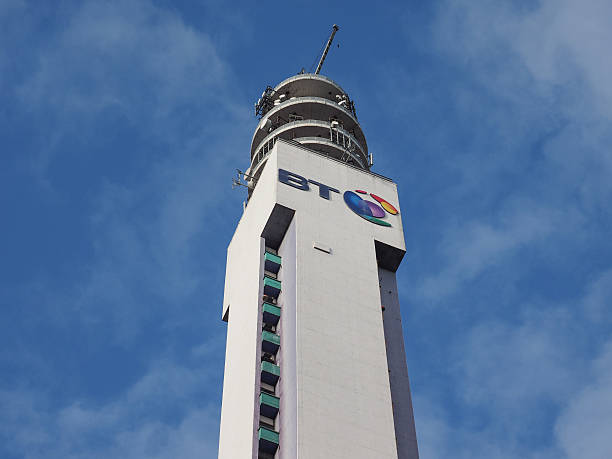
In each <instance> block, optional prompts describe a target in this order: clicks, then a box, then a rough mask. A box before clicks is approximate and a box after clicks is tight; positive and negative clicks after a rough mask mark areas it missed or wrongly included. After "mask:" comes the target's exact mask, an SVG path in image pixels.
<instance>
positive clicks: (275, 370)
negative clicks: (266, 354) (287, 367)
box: [261, 361, 280, 376]
mask: <svg viewBox="0 0 612 459" xmlns="http://www.w3.org/2000/svg"><path fill="white" fill-rule="evenodd" d="M261 371H265V372H266V373H270V374H272V375H274V376H280V367H279V366H278V365H274V364H273V363H271V362H266V361H263V362H261Z"/></svg>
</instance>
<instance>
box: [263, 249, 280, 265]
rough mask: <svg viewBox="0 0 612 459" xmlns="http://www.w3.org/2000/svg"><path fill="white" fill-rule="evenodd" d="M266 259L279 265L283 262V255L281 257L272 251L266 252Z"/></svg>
mask: <svg viewBox="0 0 612 459" xmlns="http://www.w3.org/2000/svg"><path fill="white" fill-rule="evenodd" d="M264 260H266V261H269V262H270V263H274V264H277V265H280V264H281V257H279V256H278V255H274V254H273V253H270V252H266V254H265V255H264Z"/></svg>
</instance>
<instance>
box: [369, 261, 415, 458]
mask: <svg viewBox="0 0 612 459" xmlns="http://www.w3.org/2000/svg"><path fill="white" fill-rule="evenodd" d="M378 279H379V282H380V300H381V305H382V307H383V308H384V310H383V311H382V316H383V328H384V331H385V346H386V350H387V366H388V367H389V385H390V387H391V399H392V400H393V423H394V425H395V440H396V443H397V457H398V459H418V457H419V451H418V447H417V439H416V430H415V426H414V415H413V410H412V397H411V395H410V382H409V379H408V366H407V365H406V352H405V349H404V336H403V332H402V316H401V314H400V305H399V298H398V294H397V281H396V278H395V273H394V272H393V271H389V270H387V269H384V268H381V267H380V266H379V268H378Z"/></svg>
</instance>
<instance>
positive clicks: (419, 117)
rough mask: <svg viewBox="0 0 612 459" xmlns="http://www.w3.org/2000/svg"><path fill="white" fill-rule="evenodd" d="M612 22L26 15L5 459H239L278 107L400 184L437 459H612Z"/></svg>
mask: <svg viewBox="0 0 612 459" xmlns="http://www.w3.org/2000/svg"><path fill="white" fill-rule="evenodd" d="M610 18H612V5H611V4H610V3H609V2H607V1H605V0H589V1H580V2H578V1H568V0H542V1H539V2H535V1H534V2H530V1H526V0H521V1H515V2H511V1H508V2H499V1H485V0H455V1H450V0H449V1H444V0H443V1H436V2H421V1H419V2H417V1H410V2H398V3H394V2H383V3H378V4H372V3H371V2H352V3H350V4H349V3H343V2H336V3H329V2H316V1H315V2H307V3H306V2H304V3H299V4H297V3H296V4H293V3H286V2H278V3H275V2H232V4H231V5H230V4H227V3H225V2H220V1H210V2H195V1H192V2H179V1H170V0H158V1H153V0H122V1H114V0H111V1H102V0H97V1H92V0H85V1H78V2H77V1H56V2H33V1H26V0H0V30H2V40H1V41H0V139H1V145H2V148H1V152H0V165H1V167H0V209H1V211H2V219H1V220H0V221H1V223H2V224H1V226H0V228H1V231H2V233H1V234H2V238H1V239H0V255H1V256H0V306H1V309H0V311H1V314H2V320H1V321H0V374H1V375H2V378H1V379H0V440H1V441H0V457H2V458H7V459H8V458H108V457H122V458H130V459H131V458H134V459H135V458H160V459H161V458H176V457H181V458H213V457H216V447H217V436H218V418H219V413H220V398H221V385H222V373H223V358H224V346H225V324H224V323H223V322H221V320H220V311H221V300H222V291H223V278H224V269H225V249H226V246H227V244H228V242H229V239H230V237H231V234H232V233H233V229H234V226H235V224H236V222H237V220H238V218H239V216H240V213H241V209H242V204H241V203H242V200H243V199H244V195H243V193H242V190H232V189H231V178H232V176H233V174H234V171H235V169H236V168H243V169H244V168H246V167H247V166H248V152H249V144H250V138H251V134H252V131H253V129H254V127H255V124H256V118H255V117H254V115H253V102H254V101H255V100H256V99H257V97H258V96H259V95H260V93H261V91H262V90H263V88H264V87H265V86H266V85H267V84H271V85H274V84H276V83H277V82H279V81H280V80H282V79H284V78H285V77H288V76H290V75H292V74H295V73H297V72H298V71H299V70H300V69H301V68H302V67H305V68H306V69H309V68H310V66H311V65H312V64H313V62H315V60H316V58H317V54H318V52H319V48H320V47H321V45H322V44H323V42H324V41H325V39H326V38H327V35H328V33H329V31H330V28H331V25H332V24H333V23H334V22H335V23H338V24H339V25H340V27H341V30H340V32H339V33H338V35H337V40H336V43H338V44H339V45H340V46H339V47H336V46H334V48H333V49H332V51H331V52H330V54H329V57H328V61H327V62H326V64H325V67H324V70H323V73H324V74H326V75H328V76H330V77H331V78H333V79H335V80H336V81H338V82H339V83H340V84H341V85H342V86H343V87H344V88H345V89H346V90H347V91H348V92H349V94H351V96H352V97H353V98H354V99H355V102H356V108H357V113H358V116H359V119H360V122H361V124H362V127H363V129H364V131H365V133H366V136H367V138H368V144H369V147H370V151H372V152H373V153H374V158H375V163H376V164H375V167H374V170H375V171H376V172H378V173H381V174H383V175H388V176H391V177H393V178H394V179H396V181H397V182H398V185H399V190H400V199H401V208H402V212H403V215H404V217H403V221H404V223H405V233H406V243H407V247H408V252H407V254H406V257H405V259H404V263H403V265H402V267H401V268H400V270H399V271H398V280H399V285H400V294H401V301H402V305H403V318H404V333H405V339H406V344H407V358H408V365H409V371H410V374H411V381H412V389H413V397H414V404H415V417H416V427H417V434H418V440H419V444H420V451H421V456H422V457H423V458H424V459H437V458H440V459H441V458H448V457H452V458H487V459H496V458H499V459H514V458H517V459H518V458H537V459H549V458H550V459H552V458H570V459H591V458H593V459H596V458H597V459H601V458H604V457H610V456H611V455H612V441H611V440H610V438H609V432H610V431H611V430H612V334H611V332H612V319H611V316H610V306H611V302H612V300H611V297H612V243H611V238H610V233H611V230H612V216H611V214H610V204H609V202H610V198H611V197H612V153H611V152H610V145H612V60H610V59H609V49H608V48H609V43H611V42H612V26H611V25H612V24H611V19H610Z"/></svg>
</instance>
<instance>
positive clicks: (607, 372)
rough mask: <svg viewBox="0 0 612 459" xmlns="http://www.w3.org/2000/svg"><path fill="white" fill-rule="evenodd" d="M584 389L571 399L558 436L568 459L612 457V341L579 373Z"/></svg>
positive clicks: (561, 421) (557, 433) (559, 423)
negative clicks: (590, 364) (611, 434)
mask: <svg viewBox="0 0 612 459" xmlns="http://www.w3.org/2000/svg"><path fill="white" fill-rule="evenodd" d="M577 376H578V377H580V379H582V380H583V382H584V386H585V388H584V389H583V390H581V391H580V392H578V393H577V394H575V395H574V396H573V397H571V398H569V399H568V403H567V406H566V408H565V409H564V411H563V412H562V414H561V415H560V416H559V419H558V421H557V424H556V428H555V433H556V437H557V439H558V441H559V443H560V444H561V446H562V447H563V449H564V451H565V452H566V453H567V457H568V459H603V458H608V457H611V456H612V441H610V430H611V429H612V342H609V343H608V344H607V345H606V346H605V347H604V350H603V353H602V355H601V356H600V357H599V358H598V359H597V360H595V361H594V362H593V365H592V368H591V369H590V371H585V372H580V373H579V374H578V375H577Z"/></svg>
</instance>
